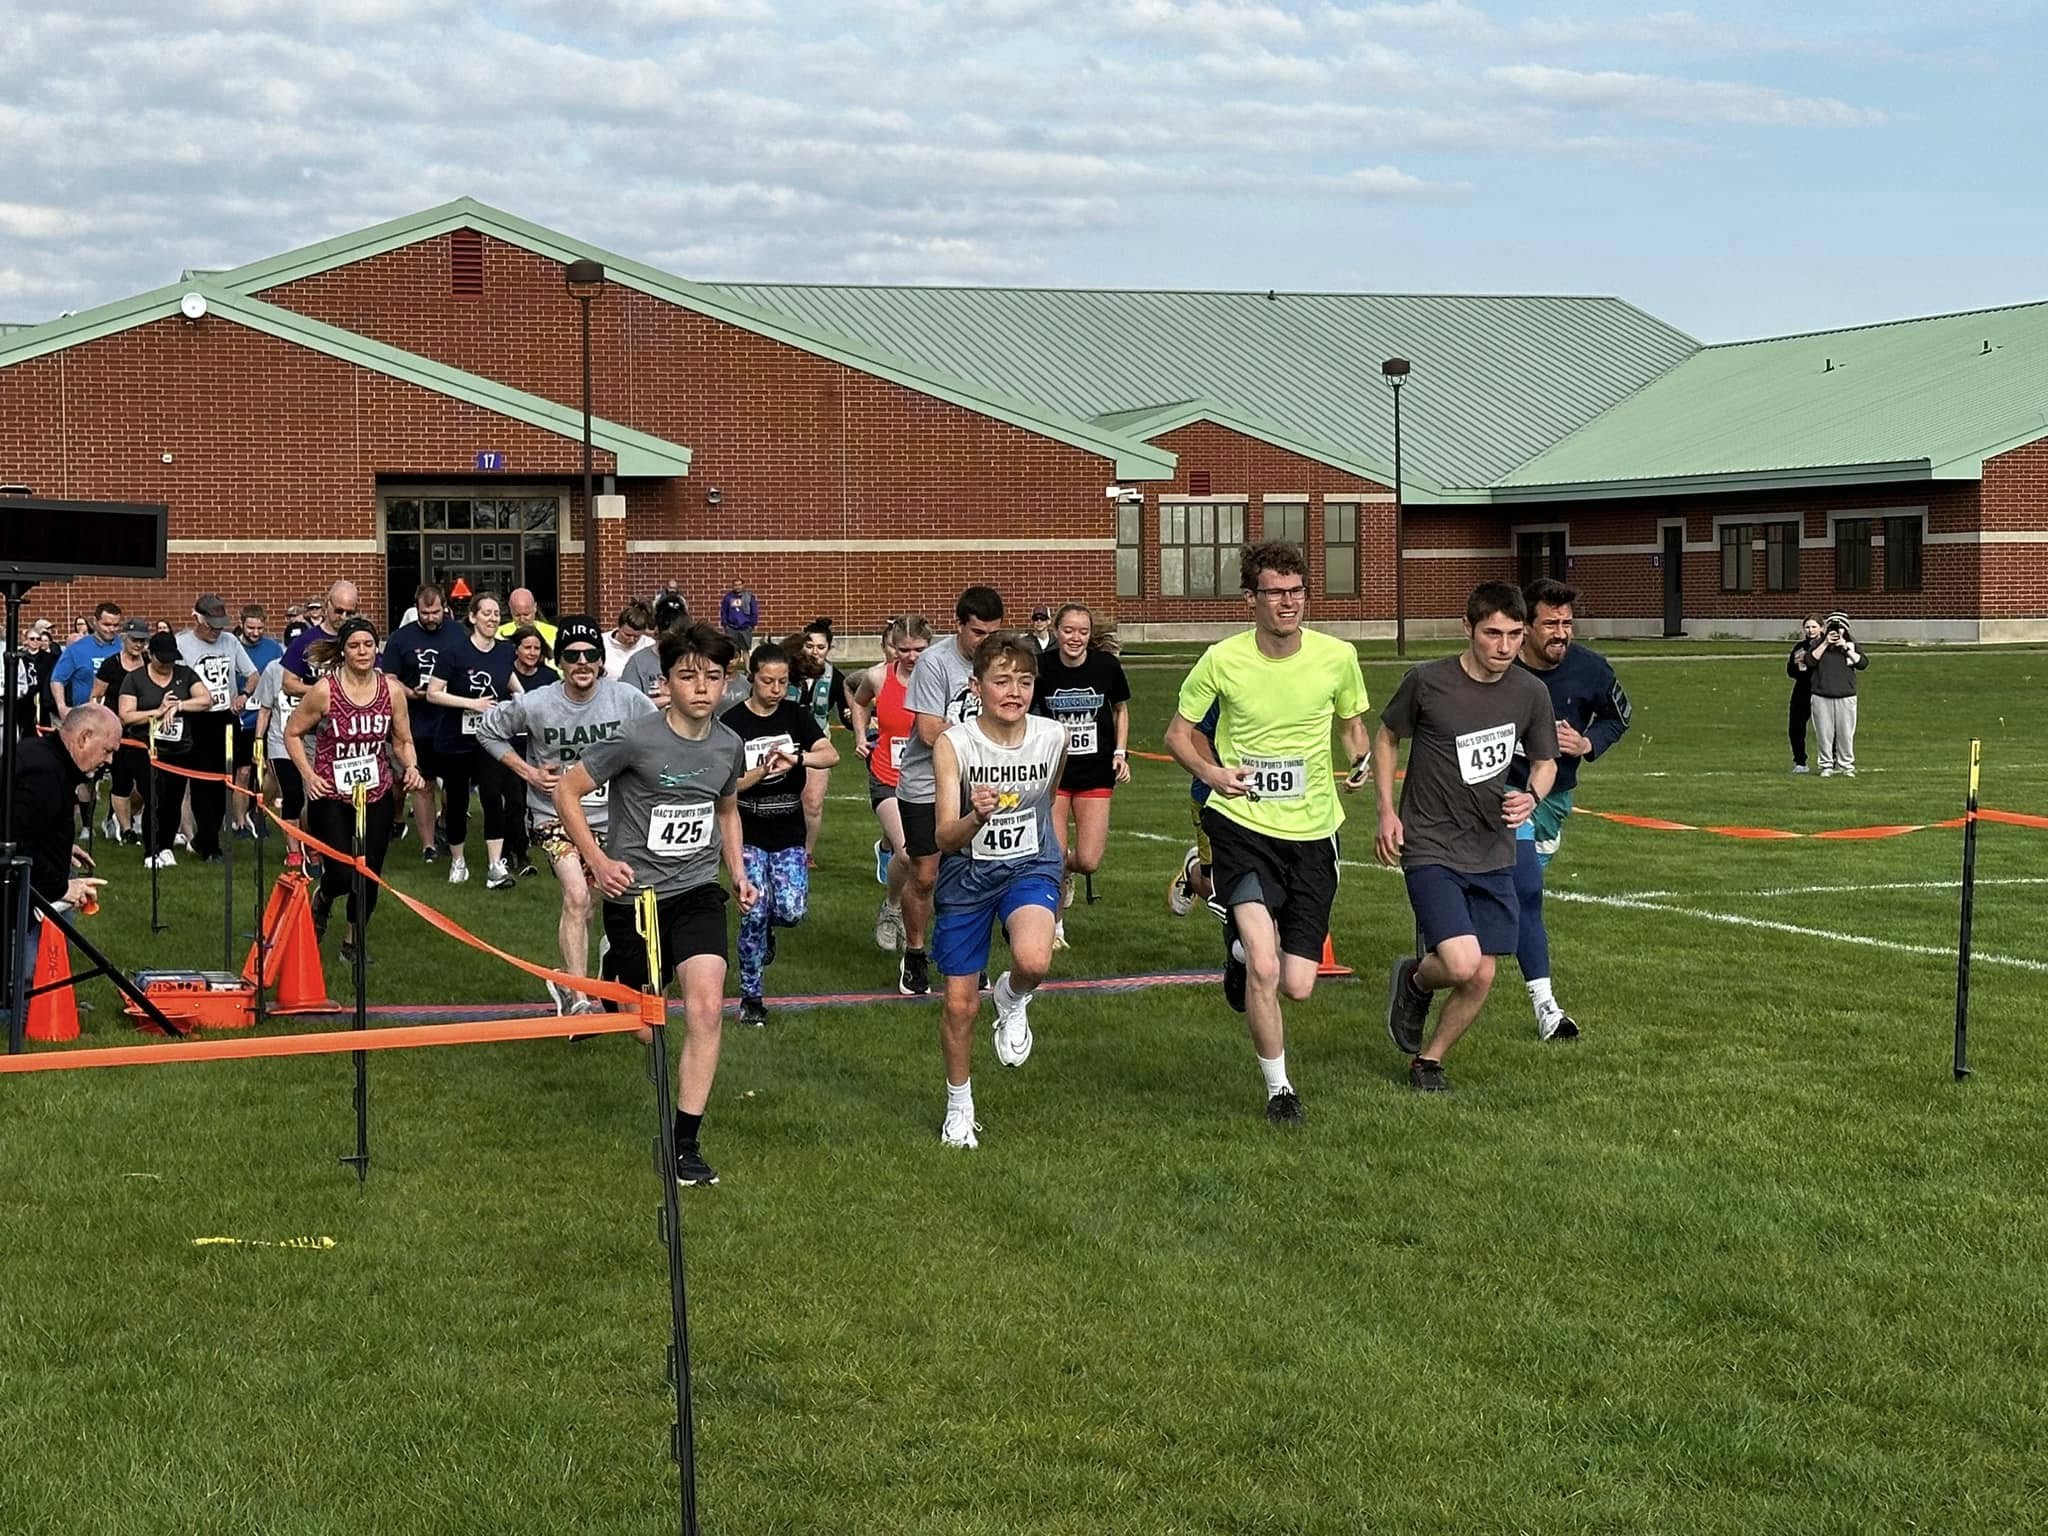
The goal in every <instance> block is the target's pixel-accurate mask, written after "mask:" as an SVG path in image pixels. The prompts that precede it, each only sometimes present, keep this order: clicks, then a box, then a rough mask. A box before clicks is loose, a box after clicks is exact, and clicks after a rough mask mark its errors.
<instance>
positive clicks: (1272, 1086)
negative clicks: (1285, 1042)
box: [1259, 1051, 1294, 1099]
mask: <svg viewBox="0 0 2048 1536" xmlns="http://www.w3.org/2000/svg"><path fill="white" fill-rule="evenodd" d="M1259 1070H1260V1071H1261V1072H1263V1073H1264V1074H1265V1075H1266V1097H1267V1098H1269V1099H1270V1098H1271V1097H1273V1095H1274V1094H1276V1093H1278V1092H1280V1091H1281V1090H1282V1089H1284V1088H1291V1087H1293V1086H1294V1085H1293V1084H1292V1083H1290V1082H1288V1081H1287V1053H1286V1052H1285V1051H1282V1052H1281V1053H1280V1054H1279V1055H1278V1056H1275V1057H1274V1058H1273V1059H1272V1060H1270V1061H1268V1060H1267V1059H1266V1058H1265V1057H1263V1056H1261V1057H1259Z"/></svg>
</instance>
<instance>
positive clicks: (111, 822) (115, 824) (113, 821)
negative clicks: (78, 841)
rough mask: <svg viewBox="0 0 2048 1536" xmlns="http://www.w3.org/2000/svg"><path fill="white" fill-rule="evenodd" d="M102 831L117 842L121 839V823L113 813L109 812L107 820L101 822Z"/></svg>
mask: <svg viewBox="0 0 2048 1536" xmlns="http://www.w3.org/2000/svg"><path fill="white" fill-rule="evenodd" d="M100 831H101V832H102V833H103V834H105V835H106V836H107V837H109V838H112V839H113V840H114V841H115V842H117V843H118V842H119V841H121V823H120V821H119V819H118V818H116V817H115V816H114V815H112V814H111V813H109V814H108V816H107V819H106V820H105V821H103V822H101V823H100Z"/></svg>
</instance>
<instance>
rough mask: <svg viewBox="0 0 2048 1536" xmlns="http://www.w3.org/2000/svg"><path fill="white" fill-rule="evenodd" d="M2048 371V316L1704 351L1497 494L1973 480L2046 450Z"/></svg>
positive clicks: (1818, 335) (1900, 326)
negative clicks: (1988, 464)
mask: <svg viewBox="0 0 2048 1536" xmlns="http://www.w3.org/2000/svg"><path fill="white" fill-rule="evenodd" d="M1987 347H1988V349H1989V350H1987ZM2044 358H2048V304H2022V305H2016V306H2014V307H2012V308H2009V309H1985V310H1973V311H1970V312H1967V313H1963V314H1954V315H1935V316H1932V317H1930V318H1927V319H1919V320H1897V321H1892V322H1890V323H1888V324H1884V325H1866V326H1858V327H1855V328H1853V329H1850V330H1841V331H1816V332H1813V333H1811V334H1808V335H1801V336H1778V337H1772V338H1770V339H1768V340H1763V341H1746V342H1735V343H1730V344H1728V345H1724V346H1712V347H1704V348H1702V349H1701V350H1700V351H1698V352H1696V353H1694V354H1693V356H1692V357H1690V358H1689V359H1687V360H1686V361H1685V362H1684V363H1682V364H1680V365H1679V366H1678V367H1676V368H1674V369H1672V370H1671V372H1669V373H1667V374H1666V375H1665V376H1664V377H1663V378H1661V379H1658V380H1656V381H1655V382H1654V383H1652V384H1650V385H1648V386H1647V387H1646V388H1644V389H1642V390H1641V391H1639V392H1638V393H1636V394H1635V395H1633V396H1631V397H1630V398H1629V399H1627V400H1624V401H1622V402H1621V403H1620V404H1619V405H1617V406H1615V407H1614V408H1613V409H1612V410H1610V411H1608V412H1606V413H1605V414H1604V415H1602V416H1600V417H1599V418H1598V419H1596V420H1595V421H1593V422H1591V423H1590V424H1589V425H1587V426H1585V427H1582V428H1580V429H1579V430H1578V431H1577V432H1574V433H1572V434H1571V435H1570V436H1568V437H1566V438H1564V439H1563V440H1562V441H1561V442H1558V443H1557V444H1555V445H1554V446H1552V447H1550V448H1548V449H1546V450H1545V451H1544V452H1542V453H1540V454H1538V455H1536V456H1535V457H1534V458H1532V459H1531V460H1530V461H1529V462H1528V463H1526V464H1523V465H1521V466H1520V467H1519V468H1517V469H1516V470H1515V471H1514V472H1513V473H1512V474H1510V475H1507V476H1505V477H1504V478H1503V479H1502V480H1501V482H1500V485H1499V488H1498V489H1499V492H1500V493H1501V495H1502V498H1503V499H1507V498H1509V497H1512V496H1513V494H1514V493H1515V492H1516V491H1517V490H1518V489H1523V488H1526V489H1528V490H1530V491H1535V490H1536V489H1537V488H1541V491H1542V493H1543V494H1547V495H1552V496H1556V495H1561V494H1564V493H1566V492H1569V493H1570V494H1574V495H1577V494H1594V495H1598V494H1631V493H1634V492H1635V491H1638V490H1644V489H1650V488H1653V487H1655V486H1656V485H1658V484H1660V483H1663V482H1668V481H1673V480H1686V481H1689V482H1693V483H1692V484H1689V485H1688V486H1686V487H1685V488H1686V489H1700V490H1721V489H1742V488H1752V487H1756V486H1761V485H1787V486H1789V485H1801V484H1819V483H1828V484H1842V483H1854V482H1856V481H1874V480H1880V479H1892V480H1897V479H1914V478H1919V479H1974V478H1976V477H1977V476H1978V475H1979V474H1980V473H1981V472H1982V468H1983V462H1984V460H1985V459H1986V458H1988V457H1990V456H1991V455H1993V454H1996V453H2000V452H2003V451H2004V450H2006V449H2008V448H2012V447H2015V446H2017V445H2018V444H2020V443H2024V442H2030V441H2032V440H2034V439H2036V438H2040V437H2048V366H2044V363H2043V359H2044Z"/></svg>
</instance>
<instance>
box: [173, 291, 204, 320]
mask: <svg viewBox="0 0 2048 1536" xmlns="http://www.w3.org/2000/svg"><path fill="white" fill-rule="evenodd" d="M178 310H179V312H180V313H181V314H183V315H184V317H185V318H186V319H187V320H197V319H198V318H199V317H200V316H201V315H203V314H205V313H206V295H205V294H203V293H188V294H186V295H185V297H183V298H182V299H180V300H178Z"/></svg>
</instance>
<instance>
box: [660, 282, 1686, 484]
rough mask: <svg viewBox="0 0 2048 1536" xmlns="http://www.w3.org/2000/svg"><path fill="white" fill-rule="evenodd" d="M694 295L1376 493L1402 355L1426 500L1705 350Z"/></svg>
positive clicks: (1388, 327)
mask: <svg viewBox="0 0 2048 1536" xmlns="http://www.w3.org/2000/svg"><path fill="white" fill-rule="evenodd" d="M700 287H701V288H702V289H704V290H705V291H709V292H715V293H719V294H724V295H727V296H729V297H730V298H732V299H734V300H736V301H740V302H744V303H747V304H751V305H754V306H757V307H759V308H761V309H764V310H769V311H773V312H775V313H778V314H784V315H789V316H792V317H795V318H797V319H800V320H802V321H805V322H807V323H809V324H811V325H816V326H823V327H826V328H829V329H831V330H833V331H837V332H841V333H843V334H845V335H848V336H853V337H856V338H858V339H859V340H860V341H861V342H863V343H865V344H867V345H870V346H875V347H881V348H885V349H886V350H888V351H890V352H892V353H895V354H897V355H899V356H903V357H908V358H914V359H916V360H917V361H918V362H920V363H922V364H924V365H926V366H928V367H932V368H936V369H941V370H943V371H945V372H947V373H949V374H953V375H957V376H959V377H961V378H968V379H975V380H979V381H981V382H982V383H984V384H986V385H988V386H990V387H992V388H995V389H1000V390H1002V391H1004V392H1006V393H1008V394H1012V395H1018V396H1021V397H1023V398H1025V399H1029V400H1036V401H1040V402H1042V403H1043V404H1044V405H1046V406H1049V407H1052V408H1055V409H1058V410H1062V411H1067V412H1071V413H1072V414H1074V415H1077V416H1084V417H1089V418H1092V419H1094V420H1096V421H1098V422H1102V423H1104V424H1110V425H1115V426H1117V427H1119V428H1120V429H1122V430H1126V431H1143V432H1145V435H1147V436H1150V435H1155V434H1156V431H1157V430H1159V429H1158V428H1156V427H1152V428H1147V427H1146V425H1145V421H1146V418H1147V417H1148V416H1149V415H1151V414H1152V412H1153V411H1155V410H1157V409H1162V408H1163V407H1161V406H1160V402H1179V403H1187V402H1192V401H1198V400H1206V401H1208V402H1211V403H1213V404H1215V405H1217V406H1218V407H1220V408H1221V409H1224V410H1226V411H1228V412H1230V413H1232V414H1234V415H1236V416H1237V417H1239V418H1240V419H1242V420H1250V421H1263V422H1268V423H1284V424H1285V425H1286V430H1287V432H1288V434H1289V436H1290V437H1291V439H1292V440H1293V441H1294V442H1295V443H1297V444H1301V445H1305V446H1306V447H1307V448H1308V451H1311V452H1312V453H1313V456H1315V457H1318V458H1324V459H1327V460H1329V461H1330V462H1332V463H1338V464H1342V465H1345V466H1356V467H1359V468H1360V469H1361V470H1362V471H1363V472H1366V473H1369V474H1371V475H1372V476H1373V477H1374V478H1376V479H1379V480H1382V481H1385V480H1387V479H1388V478H1389V477H1390V475H1391V466H1392V464H1393V458H1394V453H1393V419H1392V411H1391V409H1390V407H1389V405H1388V401H1387V390H1386V387H1385V385H1384V383H1383V382H1382V380H1381V378H1380V373H1379V365H1380V360H1381V359H1382V358H1386V357H1393V356H1401V357H1406V358H1409V359H1410V360H1411V361H1412V362H1413V363H1414V372H1413V374H1412V375H1411V376H1410V382H1409V385H1408V387H1407V388H1406V390H1405V391H1404V392H1403V395H1402V400H1401V406H1402V449H1403V461H1404V462H1403V466H1402V467H1403V472H1404V474H1406V475H1407V476H1408V477H1409V480H1410V489H1411V491H1417V492H1420V493H1422V495H1423V496H1424V497H1426V496H1427V495H1428V494H1429V493H1430V492H1431V491H1433V490H1441V489H1442V488H1447V487H1482V486H1486V485H1489V484H1491V483H1492V482H1493V481H1494V480H1496V479H1497V478H1499V477H1500V476H1501V475H1504V474H1506V473H1507V472H1508V471H1509V470H1511V469H1513V468H1514V467H1515V466H1516V465H1517V464H1520V463H1522V462H1524V461H1525V460H1527V459H1528V458H1530V457H1532V456H1533V455H1535V454H1537V453H1539V452H1541V451H1542V450H1543V449H1545V448H1547V447H1549V446H1550V444H1552V443H1554V442H1556V441H1557V440H1558V439H1559V438H1560V437H1562V436H1564V435H1565V434H1566V433H1568V432H1571V431H1573V430H1574V429H1576V428H1578V427H1581V426H1583V425H1584V424H1585V423H1586V422H1588V421H1590V420H1592V419H1593V418H1594V417H1596V416H1597V415H1599V414H1600V412H1602V411H1604V410H1606V409H1607V408H1608V407H1610V406H1612V405H1613V404H1614V403H1615V402H1616V401H1618V400H1621V399H1623V398H1625V397H1626V396H1628V395H1629V394H1631V393H1633V392H1634V391H1636V390H1638V389H1640V388H1642V387H1643V386H1644V385H1645V384H1647V383H1649V382H1650V381H1651V380H1652V379H1654V378H1656V377H1657V376H1658V375H1659V374H1661V373H1663V372H1665V371H1666V370H1667V369H1669V368H1671V367H1672V366H1674V365H1675V364H1677V363H1679V362H1681V361H1682V360H1683V359H1684V358H1686V357H1687V356H1689V355H1690V354H1691V353H1692V352H1693V351H1694V350H1695V348H1696V347H1697V345H1698V344H1697V343H1696V342H1694V341H1693V340H1692V338H1690V337H1688V336H1686V335H1684V334H1683V333H1682V332H1680V331H1677V330H1674V329H1673V328H1672V327H1670V326H1668V325H1665V324H1664V323H1663V322H1661V321H1659V320H1656V319H1654V318H1653V317H1651V316H1649V315H1646V314H1644V313H1643V312H1642V311H1641V310H1639V309H1636V308H1635V307H1634V306H1632V305H1629V304H1626V303H1623V302H1622V301H1621V300H1619V299H1608V298H1569V297H1545V296H1541V295H1534V296H1490V295H1454V294H1347V293H1285V292H1282V293H1274V294H1272V295H1270V296H1269V295H1267V294H1264V293H1211V292H1149V291H1147V292H1139V291H1127V290H1119V289H1042V288H881V287H854V286H819V285H808V284H787V283H711V284H702V285H700ZM1479 499H1482V500H1483V499H1484V498H1483V497H1481V498H1479Z"/></svg>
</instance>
